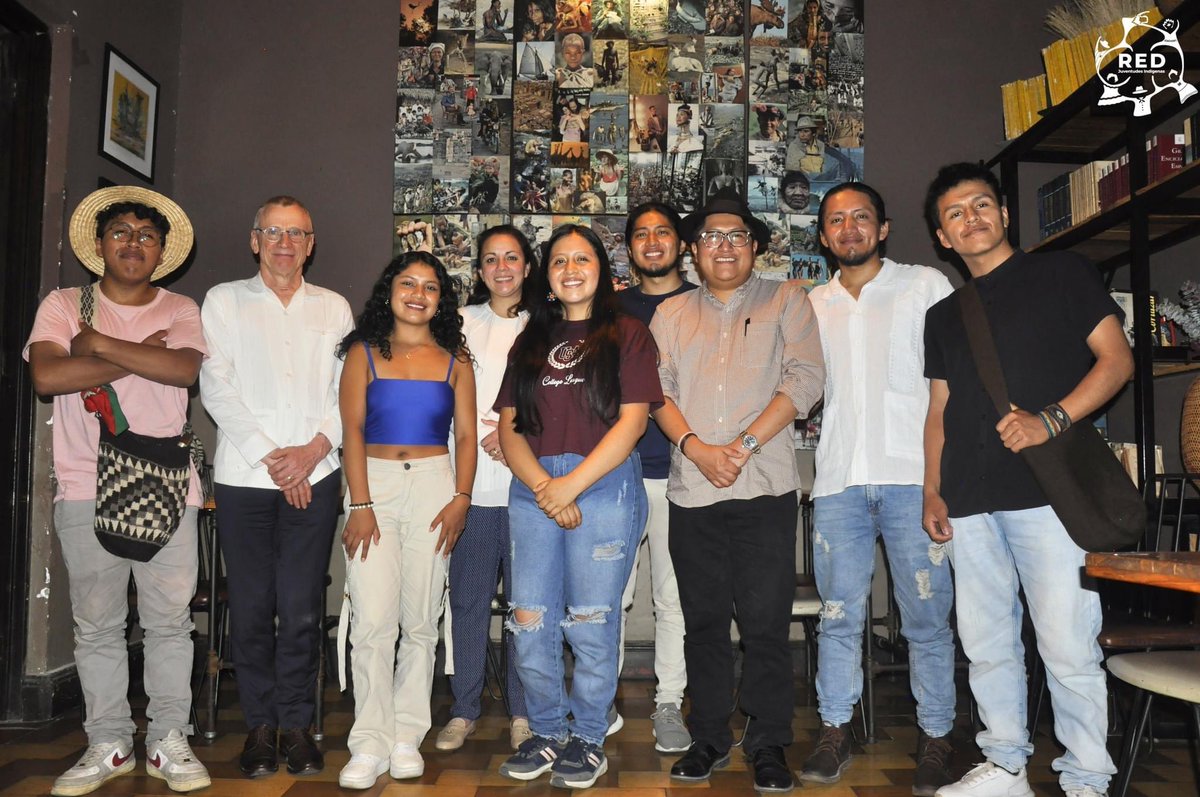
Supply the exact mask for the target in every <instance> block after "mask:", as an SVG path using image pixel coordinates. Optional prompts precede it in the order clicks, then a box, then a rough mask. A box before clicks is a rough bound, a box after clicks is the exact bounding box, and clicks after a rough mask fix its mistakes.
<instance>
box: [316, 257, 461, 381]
mask: <svg viewBox="0 0 1200 797" xmlns="http://www.w3.org/2000/svg"><path fill="white" fill-rule="evenodd" d="M417 263H422V264H424V265H427V266H429V267H430V268H432V269H433V273H434V274H437V278H438V285H439V286H440V287H441V295H440V297H439V298H438V308H437V312H436V313H434V316H433V319H432V320H430V322H429V331H430V332H431V333H433V339H434V340H435V341H436V342H437V345H439V346H441V347H442V348H443V349H445V350H446V351H448V352H450V353H451V354H453V355H454V356H455V357H456V358H457V359H459V360H462V361H463V362H468V361H469V360H470V358H471V353H470V351H469V350H468V349H467V339H466V338H465V337H464V336H463V333H462V316H460V315H459V314H458V294H457V292H456V291H455V288H454V281H453V280H452V279H451V278H450V275H449V274H448V273H447V272H446V267H445V266H443V265H442V261H441V260H438V259H437V257H435V256H434V255H431V254H429V253H428V252H408V253H406V254H403V255H400V256H399V257H397V258H395V259H394V260H392V262H391V263H388V264H387V268H385V269H384V270H383V273H382V274H380V275H379V279H377V280H375V285H374V287H372V288H371V295H370V297H368V298H367V303H366V304H365V305H363V311H362V312H361V313H359V315H358V318H356V319H355V320H354V329H353V330H351V332H350V334H349V335H347V336H346V337H345V338H343V339H342V342H341V343H340V344H338V348H337V355H338V357H345V356H346V352H348V351H350V347H351V346H353V345H354V344H355V343H359V342H362V343H366V344H367V345H368V346H375V347H376V348H378V349H379V353H380V355H382V356H383V359H385V360H390V359H392V342H391V335H392V330H393V329H394V328H395V325H396V318H395V316H393V315H392V282H393V281H394V280H395V279H396V277H398V276H400V275H401V274H403V273H404V272H405V271H408V268H409V266H412V265H414V264H417Z"/></svg>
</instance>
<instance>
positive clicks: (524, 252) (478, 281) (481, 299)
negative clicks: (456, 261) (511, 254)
mask: <svg viewBox="0 0 1200 797" xmlns="http://www.w3.org/2000/svg"><path fill="white" fill-rule="evenodd" d="M497 235H509V236H511V237H512V238H514V239H515V240H516V242H517V246H519V247H520V248H521V257H523V258H525V265H526V266H528V267H529V273H530V274H531V275H532V274H533V272H534V271H535V270H536V269H537V255H535V254H534V253H533V246H532V245H530V243H529V239H528V238H526V237H525V233H523V232H521V231H520V230H518V229H517V228H516V227H514V226H512V225H511V224H497V225H496V226H495V227H489V228H488V229H486V230H484V231H483V234H482V235H480V236H479V240H478V241H476V242H475V251H476V252H479V256H477V257H476V258H475V284H474V285H473V286H471V295H470V296H468V297H467V304H468V305H472V304H486V303H487V302H489V301H491V299H492V292H491V291H490V290H488V286H487V283H485V282H484V281H483V245H484V244H485V243H487V242H488V241H489V240H490V239H492V238H494V237H495V236H497ZM524 309H525V287H524V285H522V287H521V301H519V302H517V304H516V306H515V307H513V308H512V309H510V310H509V311H508V314H509V315H510V316H512V317H514V318H515V317H516V316H517V314H519V313H520V312H521V311H522V310H524Z"/></svg>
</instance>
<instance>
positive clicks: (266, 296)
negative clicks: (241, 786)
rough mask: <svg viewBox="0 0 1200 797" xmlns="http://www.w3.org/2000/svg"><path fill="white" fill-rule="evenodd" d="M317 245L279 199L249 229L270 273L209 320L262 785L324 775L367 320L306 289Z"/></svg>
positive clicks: (254, 756)
mask: <svg viewBox="0 0 1200 797" xmlns="http://www.w3.org/2000/svg"><path fill="white" fill-rule="evenodd" d="M312 249H313V228H312V219H311V217H310V216H309V213H308V210H307V209H305V207H304V205H302V204H301V203H300V202H299V201H298V200H296V199H294V198H292V197H288V196H277V197H272V198H271V199H268V200H267V201H266V202H265V203H263V205H262V207H260V208H259V209H258V212H257V213H256V214H255V216H254V227H253V229H252V230H251V231H250V250H251V251H252V252H254V254H256V255H258V258H259V272H258V274H256V275H255V276H253V277H251V278H249V279H245V280H235V281H233V282H226V283H223V284H221V285H217V286H215V287H214V288H213V289H212V290H210V291H209V292H208V295H207V296H206V297H205V300H204V306H203V309H202V310H201V320H202V322H203V324H204V337H205V340H206V341H207V343H208V349H209V353H210V356H209V358H208V359H207V360H205V361H204V365H203V367H202V368H201V371H200V395H201V398H202V399H203V401H204V407H205V409H207V410H208V413H209V415H211V416H212V418H213V420H214V421H216V424H217V429H218V436H217V453H216V457H215V461H214V471H215V473H214V481H215V482H216V501H217V528H218V530H219V533H220V538H221V546H222V548H223V549H224V551H225V562H226V570H227V576H228V579H229V605H230V619H231V623H232V625H231V634H230V635H231V637H232V644H233V654H232V658H233V661H234V662H235V664H236V666H237V685H238V696H239V698H240V700H241V705H242V712H243V714H244V715H245V718H246V725H247V727H248V728H249V729H250V733H249V735H248V737H247V739H246V744H245V747H244V749H243V751H242V755H241V759H240V761H239V765H240V767H241V769H242V772H243V773H245V774H246V775H247V776H249V777H252V778H254V777H262V776H266V775H270V774H272V773H274V772H275V771H276V769H277V768H278V764H277V757H278V751H279V749H280V748H281V749H282V752H283V753H284V754H285V755H286V757H287V765H288V771H289V772H291V773H293V774H302V775H307V774H315V773H317V772H320V771H321V769H322V768H323V767H324V761H323V759H322V757H321V752H320V750H318V749H317V747H316V745H315V744H314V743H313V740H312V737H311V736H310V735H309V730H308V728H309V725H310V724H311V723H312V718H313V711H314V708H315V705H314V692H315V683H316V676H317V644H318V640H319V638H320V633H321V632H320V627H321V625H320V624H321V618H320V617H319V614H320V607H321V590H323V589H324V587H325V584H324V579H325V574H326V572H327V570H328V568H329V553H330V550H331V548H332V545H333V533H334V528H335V526H336V523H337V512H338V500H339V493H340V488H341V474H340V471H339V467H338V458H337V448H338V446H339V445H340V444H341V440H342V426H341V416H340V414H339V412H338V401H337V385H338V379H339V377H340V374H341V360H339V359H338V358H337V357H336V356H335V354H334V350H335V348H336V347H337V345H338V342H339V341H340V340H341V339H342V337H343V336H345V335H346V333H347V332H349V330H350V329H351V328H352V327H353V323H354V320H353V316H352V315H351V312H350V306H349V305H348V304H347V303H346V300H345V299H343V298H342V297H341V296H339V295H338V294H336V293H334V292H332V291H328V290H325V289H324V288H318V287H317V286H315V285H312V284H310V283H308V282H306V281H305V279H304V263H305V261H306V260H307V259H308V256H309V255H310V254H311V253H312ZM276 618H278V625H276ZM277 731H279V741H278V747H277V742H276V732H277Z"/></svg>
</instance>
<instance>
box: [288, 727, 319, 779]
mask: <svg viewBox="0 0 1200 797" xmlns="http://www.w3.org/2000/svg"><path fill="white" fill-rule="evenodd" d="M279 749H280V750H281V751H282V752H283V754H284V755H285V756H286V757H287V770H288V772H290V773H292V774H293V775H315V774H317V773H318V772H320V771H321V770H322V769H324V768H325V756H324V755H322V754H321V751H320V750H318V749H317V743H316V742H314V741H313V738H312V736H311V735H310V734H309V732H308V728H284V729H283V730H281V731H280V732H279Z"/></svg>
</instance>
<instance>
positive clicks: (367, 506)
mask: <svg viewBox="0 0 1200 797" xmlns="http://www.w3.org/2000/svg"><path fill="white" fill-rule="evenodd" d="M374 506H375V502H374V501H363V502H362V503H361V504H351V505H350V511H351V512H353V511H354V510H355V509H371V508H372V507H374Z"/></svg>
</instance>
